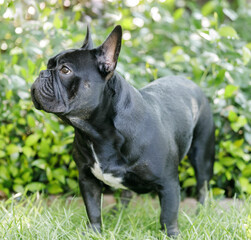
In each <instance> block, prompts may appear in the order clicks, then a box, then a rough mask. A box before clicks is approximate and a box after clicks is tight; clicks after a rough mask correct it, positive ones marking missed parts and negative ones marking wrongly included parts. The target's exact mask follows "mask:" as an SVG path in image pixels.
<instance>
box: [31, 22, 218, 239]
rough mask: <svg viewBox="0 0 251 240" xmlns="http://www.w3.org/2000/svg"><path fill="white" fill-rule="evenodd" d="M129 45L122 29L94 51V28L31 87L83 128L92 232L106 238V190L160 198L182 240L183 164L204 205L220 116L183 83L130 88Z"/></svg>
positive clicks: (81, 150)
mask: <svg viewBox="0 0 251 240" xmlns="http://www.w3.org/2000/svg"><path fill="white" fill-rule="evenodd" d="M121 37H122V29H121V27H120V26H116V27H115V28H114V30H113V31H112V33H111V34H110V35H109V36H108V38H107V39H106V40H105V42H104V43H103V44H102V45H101V46H99V47H97V48H93V43H92V40H91V35H90V33H89V29H88V28H87V35H86V38H85V41H84V44H83V46H82V47H81V48H80V49H72V50H66V51H63V52H61V53H59V54H58V55H56V56H55V57H53V58H51V59H50V60H49V61H48V65H47V70H44V71H41V72H40V74H39V77H38V78H37V79H36V81H35V82H34V84H33V85H32V87H31V95H32V100H33V103H34V105H35V107H36V108H37V109H40V110H41V109H42V110H44V111H46V112H50V113H54V114H56V115H57V116H58V117H60V118H61V119H62V120H63V121H65V122H66V123H69V124H70V125H72V126H73V127H74V128H75V139H74V160H75V162H76V164H77V167H78V171H79V185H80V190H81V194H82V196H83V199H84V202H85V205H86V210H87V213H88V217H89V220H90V225H89V226H90V228H92V229H93V230H95V231H98V232H100V231H101V193H102V189H103V185H104V184H106V185H109V186H111V187H114V188H122V189H129V190H132V191H135V192H137V193H148V192H156V193H157V194H158V196H159V199H160V205H161V215H160V222H161V227H162V230H164V231H166V232H167V234H168V235H169V236H172V235H177V234H178V232H179V230H178V224H177V215H178V208H179V195H180V187H179V176H178V164H179V162H180V161H181V160H182V159H183V158H184V157H185V156H186V155H187V156H188V157H189V159H190V160H191V163H192V165H193V167H194V169H195V174H196V178H197V190H198V193H199V201H200V202H201V203H203V201H204V198H205V188H207V186H205V185H207V184H208V182H209V180H210V179H211V177H212V174H213V164H214V123H213V117H212V113H211V110H210V106H209V103H208V101H207V99H206V97H205V95H204V94H203V93H202V91H201V89H200V88H199V87H198V86H197V85H196V84H195V83H193V82H192V81H190V80H187V79H185V78H183V77H175V76H168V77H163V78H160V79H158V80H155V81H154V82H152V83H150V84H149V85H147V86H146V87H144V88H142V89H140V90H137V89H135V88H134V87H133V86H131V85H130V84H129V83H127V82H126V81H125V80H124V79H123V78H122V77H121V76H120V75H119V74H118V73H117V72H116V71H115V68H116V64H117V60H118V56H119V52H120V47H121ZM205 183H206V184H205Z"/></svg>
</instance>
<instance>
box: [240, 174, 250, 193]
mask: <svg viewBox="0 0 251 240" xmlns="http://www.w3.org/2000/svg"><path fill="white" fill-rule="evenodd" d="M239 183H240V185H241V190H242V191H243V192H247V193H251V183H249V181H248V179H247V178H244V177H240V178H239Z"/></svg>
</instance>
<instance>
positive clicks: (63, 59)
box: [47, 49, 89, 69]
mask: <svg viewBox="0 0 251 240" xmlns="http://www.w3.org/2000/svg"><path fill="white" fill-rule="evenodd" d="M88 56H89V54H88V51H86V50H82V49H70V50H66V51H63V52H60V53H59V54H57V55H56V56H54V57H52V58H50V59H49V61H48V63H47V69H54V68H56V67H57V66H59V65H61V64H64V63H73V62H74V63H75V64H76V62H83V61H85V60H87V59H88Z"/></svg>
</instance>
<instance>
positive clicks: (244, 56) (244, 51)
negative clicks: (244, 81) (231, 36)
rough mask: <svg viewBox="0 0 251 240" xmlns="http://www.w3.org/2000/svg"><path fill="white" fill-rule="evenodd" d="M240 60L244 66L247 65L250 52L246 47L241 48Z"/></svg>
mask: <svg viewBox="0 0 251 240" xmlns="http://www.w3.org/2000/svg"><path fill="white" fill-rule="evenodd" d="M242 59H243V63H244V65H247V64H248V63H249V61H250V59H251V51H250V50H249V49H248V48H247V47H243V48H242Z"/></svg>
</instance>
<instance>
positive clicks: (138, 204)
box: [0, 194, 251, 240]
mask: <svg viewBox="0 0 251 240" xmlns="http://www.w3.org/2000/svg"><path fill="white" fill-rule="evenodd" d="M159 212H160V209H159V205H158V202H157V199H155V200H152V198H151V197H150V196H142V197H140V198H139V197H134V198H133V200H132V202H131V203H130V205H129V207H128V208H127V209H121V210H120V211H118V212H116V213H113V212H112V211H111V205H110V206H106V207H104V208H103V217H102V218H103V228H104V231H103V234H102V235H99V234H95V233H93V232H87V231H86V220H87V216H86V212H85V208H84V205H83V203H82V200H81V199H80V198H73V199H71V200H70V201H69V199H68V198H65V197H59V198H55V199H54V200H50V199H48V198H45V197H43V196H42V195H39V194H34V195H32V196H30V197H25V198H21V199H20V196H19V195H15V196H14V197H13V198H11V199H9V200H7V201H1V202H0V239H11V240H13V239H18V240H19V239H23V240H24V239H49V240H53V239H74V240H75V239H104V240H108V239H111V240H114V239H119V240H121V239H123V240H124V239H128V240H129V239H135V240H150V239H151V240H155V239H156V240H157V239H161V240H164V239H168V237H166V236H165V234H163V233H162V232H161V231H159V228H160V224H159ZM198 212H199V213H198V214H196V210H195V209H194V208H192V207H191V206H189V205H185V206H183V207H181V209H180V213H179V227H180V231H181V235H180V236H179V237H178V239H189V240H190V239H210V240H211V239H215V240H216V239H217V240H219V239H240V240H244V239H251V199H250V198H249V199H246V200H244V201H241V202H240V201H239V200H237V199H234V200H233V201H231V203H229V205H228V206H226V204H222V203H220V202H219V201H216V200H212V199H210V200H209V201H207V203H206V204H205V206H204V207H200V209H199V211H198ZM82 232H85V236H83V235H82Z"/></svg>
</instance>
